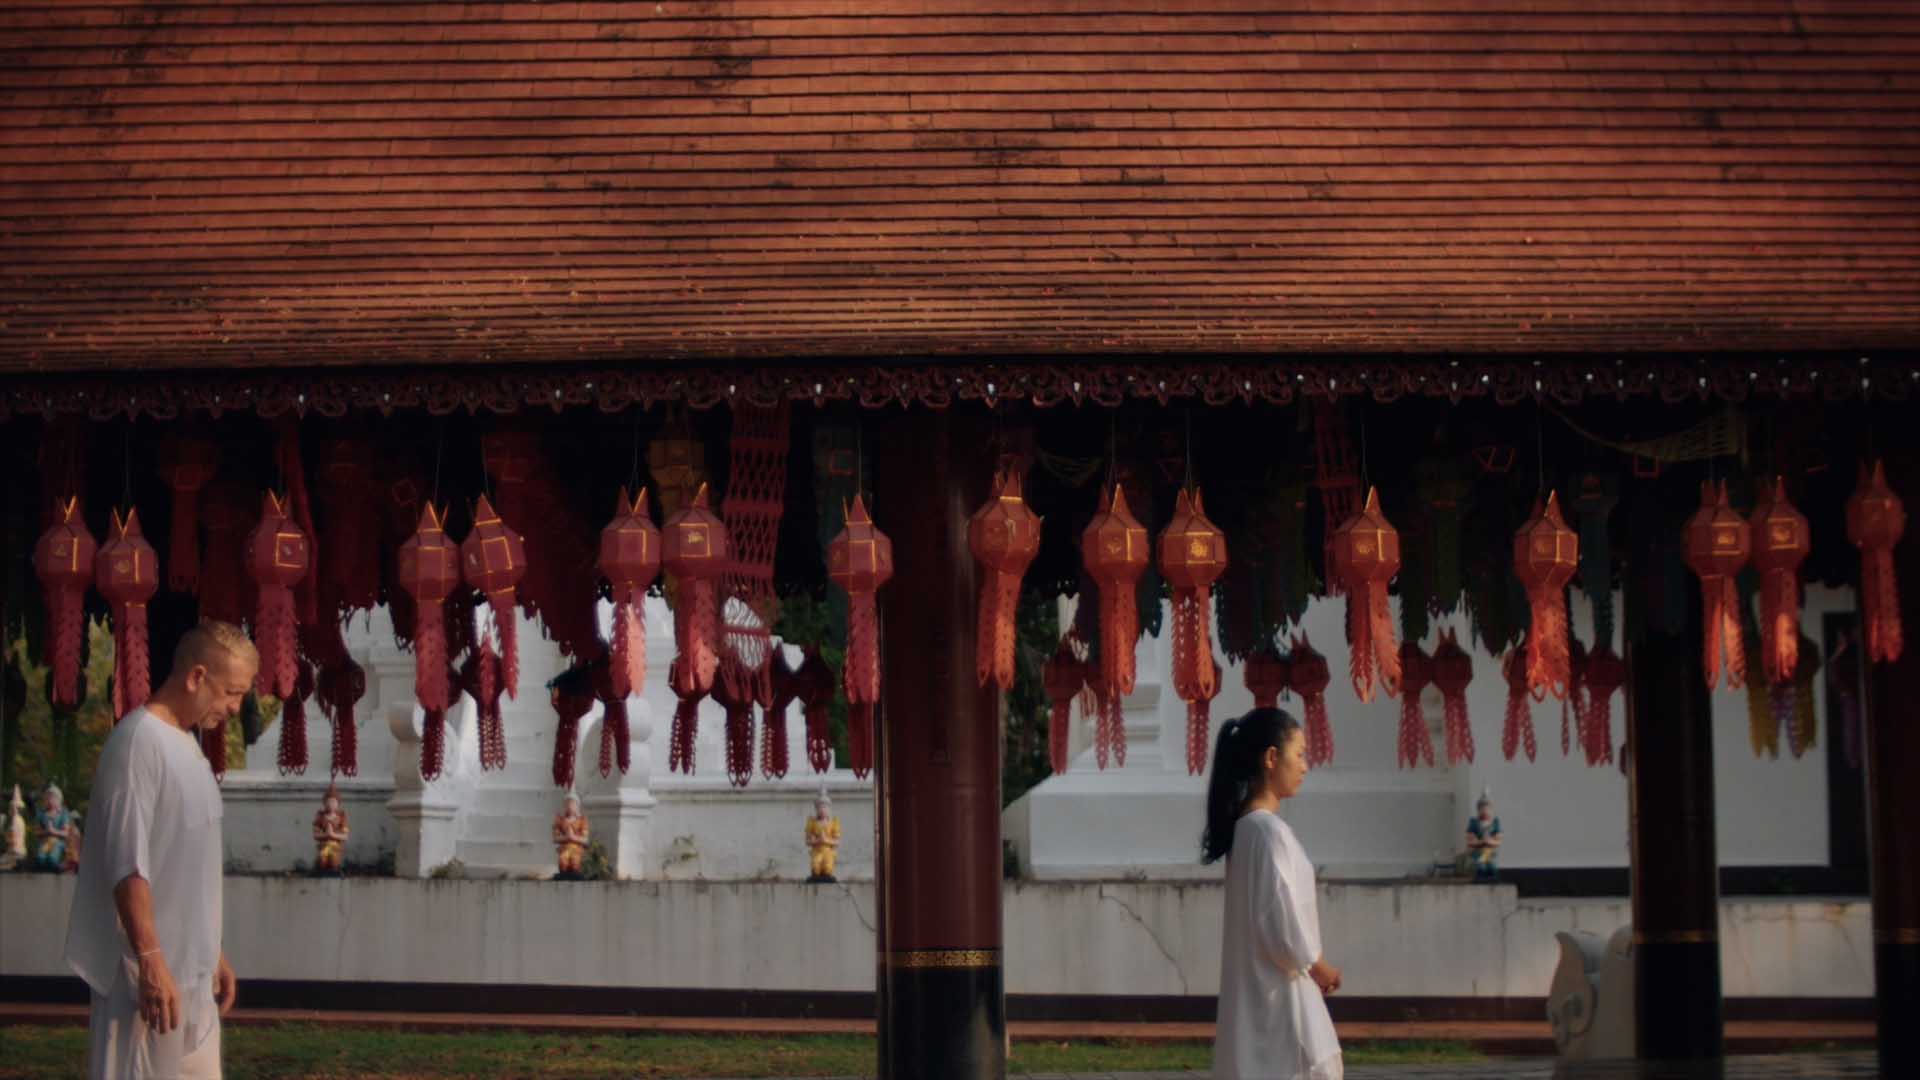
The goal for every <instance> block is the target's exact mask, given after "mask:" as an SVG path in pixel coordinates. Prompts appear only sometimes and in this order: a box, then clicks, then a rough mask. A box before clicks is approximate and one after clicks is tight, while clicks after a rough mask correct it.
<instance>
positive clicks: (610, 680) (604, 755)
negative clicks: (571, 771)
mask: <svg viewBox="0 0 1920 1080" xmlns="http://www.w3.org/2000/svg"><path fill="white" fill-rule="evenodd" d="M616 678H617V672H616V671H615V670H614V666H613V664H611V663H605V664H595V665H593V696H594V697H596V698H598V699H600V762H599V764H600V775H601V776H610V775H612V773H613V770H614V769H615V768H618V769H619V770H620V775H622V776H625V775H626V774H627V768H628V766H629V765H631V764H632V750H631V738H630V735H629V730H628V725H627V695H625V694H622V693H620V692H619V690H618V689H617V688H616V687H615V685H614V683H615V680H616Z"/></svg>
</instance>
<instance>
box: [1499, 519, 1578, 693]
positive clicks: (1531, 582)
mask: <svg viewBox="0 0 1920 1080" xmlns="http://www.w3.org/2000/svg"><path fill="white" fill-rule="evenodd" d="M1579 565H1580V534H1579V533H1576V532H1574V531H1573V530H1572V529H1570V528H1568V527H1567V520H1566V518H1565V517H1563V516H1562V515H1561V513H1560V496H1559V495H1558V494H1557V493H1555V492H1548V493H1547V501H1546V505H1545V506H1540V505H1536V506H1535V507H1534V511H1533V516H1532V517H1530V518H1528V519H1527V522H1526V524H1524V525H1522V526H1520V528H1519V530H1518V531H1517V532H1515V533H1514V534H1513V572H1514V575H1515V576H1516V577H1518V578H1519V579H1520V583H1521V584H1523V585H1525V586H1526V587H1527V603H1528V606H1529V607H1531V608H1532V609H1533V628H1532V629H1531V630H1530V631H1529V632H1528V634H1527V685H1528V686H1529V688H1531V690H1532V691H1533V694H1534V696H1535V697H1539V696H1541V695H1542V694H1543V693H1549V694H1552V695H1553V696H1554V697H1557V698H1562V699H1564V698H1565V697H1566V696H1567V687H1568V685H1569V684H1570V683H1571V682H1572V679H1573V671H1572V660H1571V659H1570V658H1569V654H1568V646H1567V632H1568V631H1567V582H1569V581H1572V580H1573V572H1574V570H1575V569H1577V568H1578V567H1579Z"/></svg>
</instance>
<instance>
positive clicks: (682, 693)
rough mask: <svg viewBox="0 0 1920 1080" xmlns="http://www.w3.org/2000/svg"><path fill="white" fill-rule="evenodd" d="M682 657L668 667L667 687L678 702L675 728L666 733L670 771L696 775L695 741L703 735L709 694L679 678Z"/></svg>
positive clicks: (674, 714)
mask: <svg viewBox="0 0 1920 1080" xmlns="http://www.w3.org/2000/svg"><path fill="white" fill-rule="evenodd" d="M681 663H682V658H681V657H675V658H674V660H673V663H672V664H670V665H669V666H668V667H667V685H668V687H669V688H671V689H672V690H673V696H674V697H675V698H676V699H677V700H676V702H675V704H674V707H673V726H672V727H671V728H670V729H668V732H667V771H668V772H677V773H685V774H687V775H688V776H692V775H693V749H694V747H693V740H694V737H695V736H697V735H698V734H699V733H700V701H701V699H702V698H705V697H706V696H707V693H708V690H710V689H712V688H711V686H709V687H708V690H703V689H701V688H700V687H699V686H696V685H693V684H692V682H691V680H689V679H686V678H683V677H682V676H681V674H680V665H681Z"/></svg>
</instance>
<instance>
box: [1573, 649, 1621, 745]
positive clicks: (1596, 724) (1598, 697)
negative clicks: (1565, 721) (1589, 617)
mask: <svg viewBox="0 0 1920 1080" xmlns="http://www.w3.org/2000/svg"><path fill="white" fill-rule="evenodd" d="M1583 681H1584V682H1585V684H1586V690H1587V722H1586V724H1585V725H1584V726H1583V735H1584V738H1583V739H1582V742H1583V743H1584V744H1585V747H1586V752H1587V764H1588V765H1602V764H1607V763H1609V762H1611V761H1613V703H1612V702H1613V695H1614V693H1615V692H1616V691H1618V690H1619V689H1620V688H1621V687H1623V686H1625V685H1627V662H1626V661H1625V660H1622V659H1621V658H1620V657H1619V655H1618V654H1616V653H1615V652H1614V651H1613V646H1612V645H1609V644H1607V643H1606V642H1601V643H1600V645H1599V646H1597V647H1596V648H1595V649H1594V650H1593V651H1592V652H1590V653H1588V654H1587V666H1586V672H1585V678H1584V680H1583Z"/></svg>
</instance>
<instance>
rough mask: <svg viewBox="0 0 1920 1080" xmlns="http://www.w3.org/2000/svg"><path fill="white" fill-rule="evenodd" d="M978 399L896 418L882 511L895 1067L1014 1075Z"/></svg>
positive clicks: (887, 912)
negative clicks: (973, 528) (980, 624)
mask: <svg viewBox="0 0 1920 1080" xmlns="http://www.w3.org/2000/svg"><path fill="white" fill-rule="evenodd" d="M989 434H990V430H989V428H988V425H987V423H986V418H985V417H984V416H982V415H981V414H980V413H979V412H978V411H977V410H972V409H960V408H954V409H948V410H943V411H938V412H913V413H909V414H906V415H903V416H898V417H895V418H892V419H891V420H890V421H889V422H887V423H886V426H885V428H884V429H883V430H882V431H880V432H878V433H877V436H878V437H877V438H876V439H875V444H874V456H873V466H874V503H873V515H874V520H875V523H876V524H878V525H879V526H880V528H881V530H882V531H884V532H885V533H886V534H887V535H888V536H889V537H891V538H892V540H893V558H894V577H893V582H892V583H891V584H889V585H888V586H887V587H886V588H885V589H884V590H882V591H881V605H882V606H881V624H882V632H883V641H884V645H883V648H884V672H885V684H886V685H885V690H884V696H883V699H882V708H881V716H880V721H879V732H878V740H879V747H878V764H879V793H878V799H879V804H878V807H877V810H878V813H877V815H876V817H877V819H878V828H879V837H878V855H879V868H878V878H879V896H880V924H879V935H878V937H879V988H878V990H879V993H878V997H879V1010H878V1011H879V1018H880V1075H881V1076H882V1077H891V1078H895V1080H906V1078H909V1077H911V1078H913V1080H944V1078H955V1080H958V1078H967V1080H976V1078H993V1080H999V1078H1000V1077H1003V1076H1005V1075H1006V1050H1005V1046H1006V1043H1005V1035H1006V1009H1005V993H1004V986H1003V983H1002V979H1001V965H1000V885H1001V854H1000V724H999V711H998V698H997V695H995V694H994V693H993V692H991V691H985V690H982V689H980V687H979V685H978V683H977V680H976V677H975V673H974V648H973V644H974V641H973V639H974V603H975V597H974V594H975V590H976V585H975V582H974V566H973V559H972V557H971V555H969V553H968V551H967V518H968V516H969V515H970V514H971V513H972V511H973V510H974V509H975V508H976V507H978V506H979V504H980V503H981V502H982V501H983V500H984V499H985V498H986V495H987V487H988V481H989V479H990V476H991V470H992V464H993V463H992V456H991V451H990V449H989V447H988V436H989Z"/></svg>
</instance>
